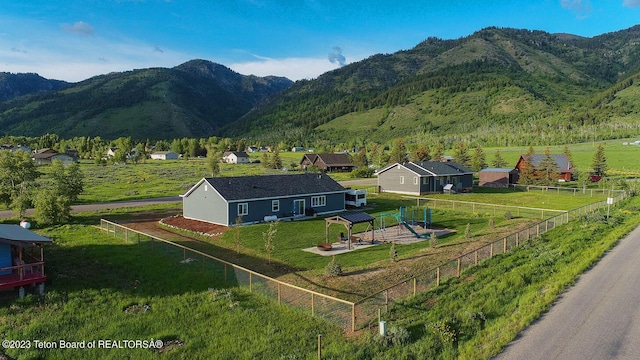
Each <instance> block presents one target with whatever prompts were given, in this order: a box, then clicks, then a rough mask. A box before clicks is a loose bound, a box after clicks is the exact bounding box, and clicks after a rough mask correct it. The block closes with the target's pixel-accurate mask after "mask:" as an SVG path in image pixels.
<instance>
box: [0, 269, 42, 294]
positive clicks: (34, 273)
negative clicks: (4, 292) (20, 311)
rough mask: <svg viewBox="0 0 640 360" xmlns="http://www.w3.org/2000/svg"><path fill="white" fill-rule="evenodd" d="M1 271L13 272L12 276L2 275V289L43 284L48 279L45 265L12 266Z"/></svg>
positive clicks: (0, 277)
mask: <svg viewBox="0 0 640 360" xmlns="http://www.w3.org/2000/svg"><path fill="white" fill-rule="evenodd" d="M0 270H2V271H11V273H10V274H4V275H0V289H7V288H12V287H19V286H24V285H29V284H37V283H43V282H45V281H47V277H46V276H45V275H44V263H35V264H25V265H22V266H12V267H10V268H2V269H0Z"/></svg>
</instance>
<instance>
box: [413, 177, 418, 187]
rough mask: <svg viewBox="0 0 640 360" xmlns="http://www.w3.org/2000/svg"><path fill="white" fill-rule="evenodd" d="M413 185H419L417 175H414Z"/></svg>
mask: <svg viewBox="0 0 640 360" xmlns="http://www.w3.org/2000/svg"><path fill="white" fill-rule="evenodd" d="M413 185H418V177H417V176H414V177H413Z"/></svg>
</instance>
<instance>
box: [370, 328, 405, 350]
mask: <svg viewBox="0 0 640 360" xmlns="http://www.w3.org/2000/svg"><path fill="white" fill-rule="evenodd" d="M410 339H411V334H410V333H409V330H407V329H405V328H403V327H401V326H391V327H389V330H388V331H387V334H386V335H384V336H382V335H379V334H378V335H376V337H375V341H376V342H377V343H378V344H380V345H382V346H385V347H388V346H398V345H407V344H408V343H409V340H410Z"/></svg>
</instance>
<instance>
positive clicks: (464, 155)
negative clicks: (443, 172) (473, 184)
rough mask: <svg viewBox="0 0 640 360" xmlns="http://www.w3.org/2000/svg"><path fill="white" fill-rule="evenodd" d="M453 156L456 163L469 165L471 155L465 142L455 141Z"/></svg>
mask: <svg viewBox="0 0 640 360" xmlns="http://www.w3.org/2000/svg"><path fill="white" fill-rule="evenodd" d="M453 158H454V159H455V162H457V163H458V164H460V165H464V166H467V167H470V166H471V164H470V163H471V156H470V155H469V147H468V146H467V144H465V143H464V142H462V141H461V142H459V143H457V144H456V147H455V149H453Z"/></svg>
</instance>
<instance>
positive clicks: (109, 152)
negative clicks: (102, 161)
mask: <svg viewBox="0 0 640 360" xmlns="http://www.w3.org/2000/svg"><path fill="white" fill-rule="evenodd" d="M116 151H118V148H108V149H107V158H111V157H114V156H116Z"/></svg>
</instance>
